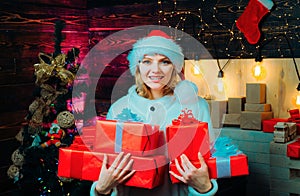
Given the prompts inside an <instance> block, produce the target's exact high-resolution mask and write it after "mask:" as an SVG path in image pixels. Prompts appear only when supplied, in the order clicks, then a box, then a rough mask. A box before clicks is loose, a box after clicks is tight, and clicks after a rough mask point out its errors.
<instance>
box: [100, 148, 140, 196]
mask: <svg viewBox="0 0 300 196" xmlns="http://www.w3.org/2000/svg"><path fill="white" fill-rule="evenodd" d="M107 159H108V158H107V155H106V154H104V158H103V163H102V167H101V172H100V175H99V178H98V181H97V185H96V188H95V189H96V192H97V193H98V194H109V193H110V192H111V190H112V189H113V188H114V187H116V186H117V185H118V184H120V183H122V182H124V181H125V180H127V179H128V178H129V177H131V176H132V175H133V174H134V172H135V170H131V167H132V164H133V159H130V154H129V153H128V154H126V155H124V152H121V153H120V154H119V155H118V156H117V157H116V159H115V160H114V162H113V163H112V165H111V166H110V167H109V168H107V163H108V160H107ZM130 170H131V171H130Z"/></svg>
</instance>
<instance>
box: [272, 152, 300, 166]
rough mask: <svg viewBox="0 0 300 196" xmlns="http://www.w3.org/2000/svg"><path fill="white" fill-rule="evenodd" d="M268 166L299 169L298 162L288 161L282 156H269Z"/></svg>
mask: <svg viewBox="0 0 300 196" xmlns="http://www.w3.org/2000/svg"><path fill="white" fill-rule="evenodd" d="M270 165H271V166H277V167H287V168H293V169H300V160H297V159H290V158H289V157H287V156H284V155H277V154H270Z"/></svg>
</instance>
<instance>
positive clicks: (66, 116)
mask: <svg viewBox="0 0 300 196" xmlns="http://www.w3.org/2000/svg"><path fill="white" fill-rule="evenodd" d="M57 122H58V124H59V126H61V127H62V128H69V127H71V126H73V125H74V123H75V117H74V115H73V114H72V113H71V112H69V111H63V112H60V113H59V114H58V115H57Z"/></svg>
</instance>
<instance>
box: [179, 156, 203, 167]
mask: <svg viewBox="0 0 300 196" xmlns="http://www.w3.org/2000/svg"><path fill="white" fill-rule="evenodd" d="M180 158H181V164H182V167H183V168H185V171H187V170H194V169H196V167H195V166H194V165H193V164H192V163H191V161H190V160H189V159H188V158H187V156H186V155H185V154H183V155H181V157H180ZM203 161H204V160H203Z"/></svg>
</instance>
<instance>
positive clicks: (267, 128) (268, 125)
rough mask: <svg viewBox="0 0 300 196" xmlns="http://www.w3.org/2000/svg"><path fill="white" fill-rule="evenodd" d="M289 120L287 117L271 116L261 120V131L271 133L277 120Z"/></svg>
mask: <svg viewBox="0 0 300 196" xmlns="http://www.w3.org/2000/svg"><path fill="white" fill-rule="evenodd" d="M288 121H289V120H288V119H287V118H272V119H268V120H263V123H262V125H263V132H266V133H273V132H274V131H275V128H274V126H275V125H276V124H277V122H288Z"/></svg>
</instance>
